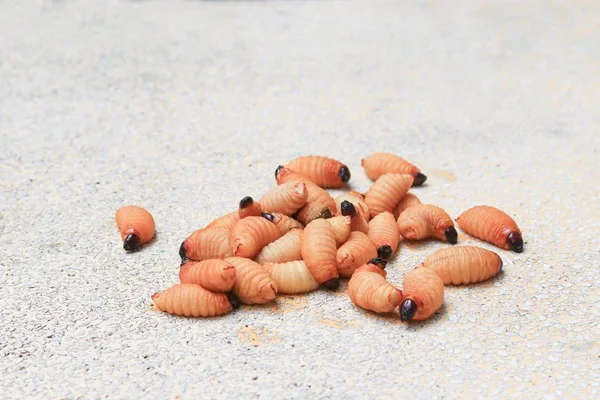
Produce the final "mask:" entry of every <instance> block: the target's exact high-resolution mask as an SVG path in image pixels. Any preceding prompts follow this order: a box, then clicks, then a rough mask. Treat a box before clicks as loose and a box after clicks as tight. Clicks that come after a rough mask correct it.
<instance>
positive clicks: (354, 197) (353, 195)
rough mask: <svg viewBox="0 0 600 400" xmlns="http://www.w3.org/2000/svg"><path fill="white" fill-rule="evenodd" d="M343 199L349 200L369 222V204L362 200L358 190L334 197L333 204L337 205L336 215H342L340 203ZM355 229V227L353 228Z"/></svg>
mask: <svg viewBox="0 0 600 400" xmlns="http://www.w3.org/2000/svg"><path fill="white" fill-rule="evenodd" d="M344 201H348V202H350V203H351V204H352V205H353V206H354V207H355V208H356V211H357V212H358V214H359V215H360V216H361V217H363V219H364V220H365V221H366V222H369V219H370V218H371V214H369V206H368V205H367V203H365V202H364V200H363V197H362V195H361V194H360V193H358V192H348V193H344V194H342V195H340V196H338V197H336V198H335V204H336V207H337V213H338V215H342V203H343V202H344ZM353 230H355V229H353Z"/></svg>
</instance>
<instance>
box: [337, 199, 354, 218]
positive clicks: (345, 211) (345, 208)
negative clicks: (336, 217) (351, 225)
mask: <svg viewBox="0 0 600 400" xmlns="http://www.w3.org/2000/svg"><path fill="white" fill-rule="evenodd" d="M340 211H341V213H342V215H343V216H344V217H345V216H347V215H349V216H351V217H354V216H355V215H356V207H354V204H352V203H350V202H349V201H348V200H344V201H342V204H340Z"/></svg>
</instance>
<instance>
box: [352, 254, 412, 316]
mask: <svg viewBox="0 0 600 400" xmlns="http://www.w3.org/2000/svg"><path fill="white" fill-rule="evenodd" d="M382 268H385V261H384V260H382V259H377V258H376V259H373V260H370V261H369V262H368V263H367V264H365V265H363V266H361V267H359V268H358V269H357V270H356V272H354V275H352V278H350V282H349V283H348V294H349V295H350V300H352V302H353V303H354V304H355V305H356V306H358V307H360V308H364V309H365V310H370V311H375V312H377V313H389V312H392V311H394V309H396V307H398V305H399V304H400V301H401V300H402V292H401V291H400V290H399V289H398V288H396V287H395V286H394V285H392V284H391V283H389V282H388V281H387V279H386V276H387V274H386V272H385V271H384V270H383V269H382Z"/></svg>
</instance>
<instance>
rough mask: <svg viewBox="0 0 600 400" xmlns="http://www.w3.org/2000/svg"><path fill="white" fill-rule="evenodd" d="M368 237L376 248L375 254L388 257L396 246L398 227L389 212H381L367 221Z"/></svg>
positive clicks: (398, 237)
mask: <svg viewBox="0 0 600 400" xmlns="http://www.w3.org/2000/svg"><path fill="white" fill-rule="evenodd" d="M367 235H368V236H369V239H370V240H371V242H373V244H374V245H375V247H376V248H377V255H378V256H379V257H381V258H385V259H388V258H390V257H391V256H392V255H393V254H394V253H395V252H396V249H397V248H398V242H399V241H400V228H398V223H397V222H396V219H395V218H394V216H393V215H392V213H391V212H388V211H386V212H382V213H381V214H378V215H376V216H375V218H373V219H372V220H371V221H369V232H368V233H367Z"/></svg>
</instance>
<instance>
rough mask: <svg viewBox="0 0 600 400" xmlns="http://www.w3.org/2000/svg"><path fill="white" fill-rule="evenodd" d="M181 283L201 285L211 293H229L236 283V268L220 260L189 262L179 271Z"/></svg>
mask: <svg viewBox="0 0 600 400" xmlns="http://www.w3.org/2000/svg"><path fill="white" fill-rule="evenodd" d="M179 281H180V282H181V283H192V284H194V285H200V286H202V287H203V288H204V289H206V290H210V291H211V292H229V291H231V289H232V288H233V284H234V282H235V268H234V267H233V265H231V264H230V263H228V262H227V261H225V260H219V259H212V260H204V261H188V262H186V263H185V264H183V265H182V266H181V268H180V269H179Z"/></svg>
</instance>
